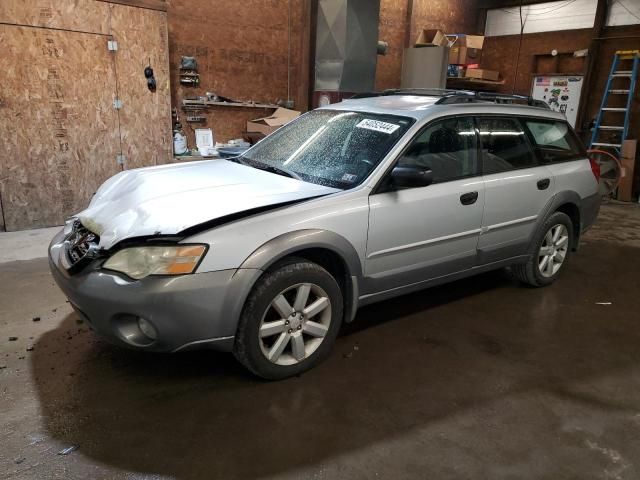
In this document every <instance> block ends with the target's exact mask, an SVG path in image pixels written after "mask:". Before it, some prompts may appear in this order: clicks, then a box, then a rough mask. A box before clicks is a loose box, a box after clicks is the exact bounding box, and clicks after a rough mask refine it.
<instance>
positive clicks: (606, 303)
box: [596, 302, 612, 305]
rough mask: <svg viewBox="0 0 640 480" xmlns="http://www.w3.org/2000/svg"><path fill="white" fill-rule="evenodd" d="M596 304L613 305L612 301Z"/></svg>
mask: <svg viewBox="0 0 640 480" xmlns="http://www.w3.org/2000/svg"><path fill="white" fill-rule="evenodd" d="M596 305H612V303H611V302H596Z"/></svg>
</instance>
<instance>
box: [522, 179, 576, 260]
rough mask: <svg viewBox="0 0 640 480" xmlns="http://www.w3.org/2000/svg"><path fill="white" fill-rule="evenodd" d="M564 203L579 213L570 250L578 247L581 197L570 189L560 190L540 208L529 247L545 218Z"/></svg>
mask: <svg viewBox="0 0 640 480" xmlns="http://www.w3.org/2000/svg"><path fill="white" fill-rule="evenodd" d="M566 204H570V205H573V206H574V207H575V208H576V209H577V210H578V215H579V218H578V224H579V226H580V227H579V228H575V225H574V232H573V242H572V245H571V249H572V250H574V251H575V250H577V249H578V245H579V242H580V234H581V232H582V230H583V218H584V212H583V208H582V205H583V199H582V198H581V197H580V195H578V193H576V192H574V191H571V190H563V191H561V192H558V193H556V194H555V195H554V196H553V197H551V198H550V199H549V201H548V202H547V204H546V205H545V206H544V208H543V209H542V211H541V213H540V215H539V216H538V218H537V220H536V226H535V228H534V229H533V232H532V233H531V236H530V237H529V246H530V247H529V248H531V245H532V243H533V240H534V238H535V237H536V234H537V233H538V232H539V231H540V228H542V225H543V224H544V222H545V221H546V220H547V218H549V216H550V215H551V214H552V213H554V212H556V211H557V210H558V209H559V208H560V207H562V206H563V205H566ZM572 223H574V222H573V219H572Z"/></svg>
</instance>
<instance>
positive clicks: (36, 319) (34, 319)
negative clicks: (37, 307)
mask: <svg viewBox="0 0 640 480" xmlns="http://www.w3.org/2000/svg"><path fill="white" fill-rule="evenodd" d="M31 320H33V321H34V322H39V321H40V317H33V318H32V319H31Z"/></svg>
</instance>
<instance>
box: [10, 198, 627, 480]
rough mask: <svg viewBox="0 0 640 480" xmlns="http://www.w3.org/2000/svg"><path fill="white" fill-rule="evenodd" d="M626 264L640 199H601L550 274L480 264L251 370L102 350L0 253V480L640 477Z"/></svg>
mask: <svg viewBox="0 0 640 480" xmlns="http://www.w3.org/2000/svg"><path fill="white" fill-rule="evenodd" d="M639 275H640V207H638V206H637V205H607V206H604V207H603V211H602V215H601V216H600V219H599V222H598V224H597V226H596V227H594V229H592V231H591V232H590V233H589V234H588V235H587V237H585V239H584V242H583V246H582V249H581V251H580V252H579V254H577V255H575V256H573V257H572V258H571V263H570V265H569V266H568V268H567V269H566V271H565V272H564V274H563V276H562V277H561V279H560V280H559V281H558V282H557V283H556V284H555V285H554V286H552V287H550V288H546V289H531V288H524V287H521V286H518V285H516V284H515V283H513V282H512V281H511V280H509V278H508V277H506V276H505V275H504V274H503V273H502V272H494V273H490V274H486V275H482V276H480V277H476V278H473V279H467V280H464V281H460V282H456V283H453V284H450V285H446V286H442V287H438V288H434V289H431V290H427V291H424V292H421V293H417V294H413V295H410V296H406V297H402V298H398V299H395V300H391V301H387V302H384V303H382V304H378V305H376V306H372V307H368V308H365V309H363V310H361V312H360V313H359V315H358V318H357V320H356V323H355V324H353V325H350V326H348V327H347V328H345V329H344V333H343V334H342V335H341V337H340V338H339V339H338V342H337V345H336V348H335V350H334V353H333V355H332V356H331V357H330V358H329V359H328V361H327V362H325V363H324V364H322V365H321V366H320V367H318V368H316V369H315V370H313V371H311V372H309V373H307V374H306V375H303V376H302V377H299V378H293V379H290V380H287V381H283V382H278V383H266V382H262V381H259V380H257V379H255V378H253V377H251V376H250V375H248V374H246V373H245V372H244V370H243V369H242V368H240V367H239V366H238V365H237V364H236V363H235V361H234V359H233V358H232V357H231V356H230V355H223V354H216V353H212V352H194V353H184V354H178V355H152V354H140V353H136V352H130V351H127V350H121V349H119V348H116V347H112V346H109V345H107V344H105V343H104V342H102V341H100V340H98V339H97V338H96V337H94V335H93V334H92V333H90V332H89V331H88V330H87V327H86V326H85V325H83V324H80V323H78V320H77V317H76V316H75V315H74V314H72V312H71V309H70V308H69V306H68V304H66V303H65V299H64V297H63V296H62V295H61V293H60V292H59V291H58V290H57V289H56V287H55V286H54V284H53V281H52V279H51V276H50V275H49V273H48V270H47V263H46V261H45V260H44V259H34V260H28V261H16V262H8V263H3V264H0V279H1V282H0V305H1V310H0V331H1V333H0V367H2V369H1V370H0V412H1V415H2V416H1V420H0V478H2V479H6V478H11V479H17V478H20V479H23V478H25V479H26V478H28V479H31V478H33V479H36V478H37V479H41V478H65V479H85V478H110V479H111V478H113V479H142V478H149V479H160V478H163V479H164V478H184V479H191V478H207V479H214V478H216V479H218V478H220V479H225V480H226V479H254V478H279V479H298V478H313V479H330V480H333V479H343V478H344V479H359V478H362V479H371V478H393V479H396V478H420V479H425V478H428V479H439V480H441V479H449V478H469V479H471V478H473V479H476V478H488V479H489V478H490V479H492V480H493V479H520V478H535V479H553V480H558V479H580V480H584V479H592V478H593V479H637V478H640V347H639V345H640V328H639V327H638V319H639V317H638V311H639V310H640V295H639V292H640V289H639V286H640V285H639V284H640V281H639ZM34 317H39V321H33V318H34ZM10 336H17V337H18V339H17V340H16V341H9V340H8V338H9V337H10ZM31 348H33V350H31ZM69 446H78V449H77V450H75V451H73V452H71V453H69V454H68V455H59V454H58V452H59V451H61V450H62V449H64V448H65V447H69Z"/></svg>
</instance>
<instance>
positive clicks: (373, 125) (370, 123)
mask: <svg viewBox="0 0 640 480" xmlns="http://www.w3.org/2000/svg"><path fill="white" fill-rule="evenodd" d="M356 127H358V128H366V129H367V130H374V131H376V132H382V133H393V132H395V131H396V130H397V129H399V128H400V125H395V124H393V123H387V122H381V121H380V120H371V119H369V118H365V119H364V120H361V121H360V123H358V124H357V125H356Z"/></svg>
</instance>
